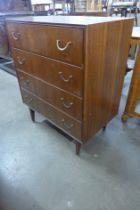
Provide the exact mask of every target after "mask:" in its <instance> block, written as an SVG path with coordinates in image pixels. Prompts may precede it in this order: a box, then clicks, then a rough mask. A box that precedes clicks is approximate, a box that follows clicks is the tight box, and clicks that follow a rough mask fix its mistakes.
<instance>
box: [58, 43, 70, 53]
mask: <svg viewBox="0 0 140 210" xmlns="http://www.w3.org/2000/svg"><path fill="white" fill-rule="evenodd" d="M59 43H60V40H56V46H57V49H58V50H60V51H64V50H66V49H67V48H68V46H69V45H71V42H67V43H66V45H65V47H60V46H59Z"/></svg>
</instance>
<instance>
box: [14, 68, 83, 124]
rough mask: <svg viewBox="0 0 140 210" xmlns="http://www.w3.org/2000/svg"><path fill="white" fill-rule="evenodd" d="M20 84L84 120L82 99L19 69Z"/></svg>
mask: <svg viewBox="0 0 140 210" xmlns="http://www.w3.org/2000/svg"><path fill="white" fill-rule="evenodd" d="M17 74H18V78H19V81H20V86H21V87H22V88H24V89H27V90H29V91H30V92H33V93H34V94H35V95H37V96H38V97H40V98H42V99H43V100H45V101H46V102H48V103H50V104H52V105H53V106H55V107H57V108H59V109H61V110H62V111H64V112H66V113H67V114H69V115H71V116H73V117H74V118H76V119H78V120H80V121H81V120H82V100H81V99H79V98H77V97H75V96H73V95H70V94H68V93H67V92H65V91H62V90H60V89H58V88H56V87H54V86H52V85H49V84H47V83H44V82H42V81H41V80H38V79H36V78H34V77H32V76H29V75H28V74H25V73H23V72H20V71H18V72H17Z"/></svg>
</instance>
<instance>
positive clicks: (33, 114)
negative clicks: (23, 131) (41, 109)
mask: <svg viewBox="0 0 140 210" xmlns="http://www.w3.org/2000/svg"><path fill="white" fill-rule="evenodd" d="M29 111H30V116H31V120H32V121H33V122H35V111H34V110H32V109H30V108H29Z"/></svg>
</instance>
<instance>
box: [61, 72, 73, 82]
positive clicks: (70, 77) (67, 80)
mask: <svg viewBox="0 0 140 210" xmlns="http://www.w3.org/2000/svg"><path fill="white" fill-rule="evenodd" d="M59 75H60V78H61V79H62V80H63V81H64V82H67V83H68V82H70V80H71V79H72V78H73V76H72V75H70V76H69V77H68V79H65V78H64V76H63V72H59Z"/></svg>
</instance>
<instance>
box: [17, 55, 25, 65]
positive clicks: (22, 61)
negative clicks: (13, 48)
mask: <svg viewBox="0 0 140 210" xmlns="http://www.w3.org/2000/svg"><path fill="white" fill-rule="evenodd" d="M17 61H18V63H19V64H20V65H23V64H24V63H25V58H22V59H21V58H20V57H17Z"/></svg>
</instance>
